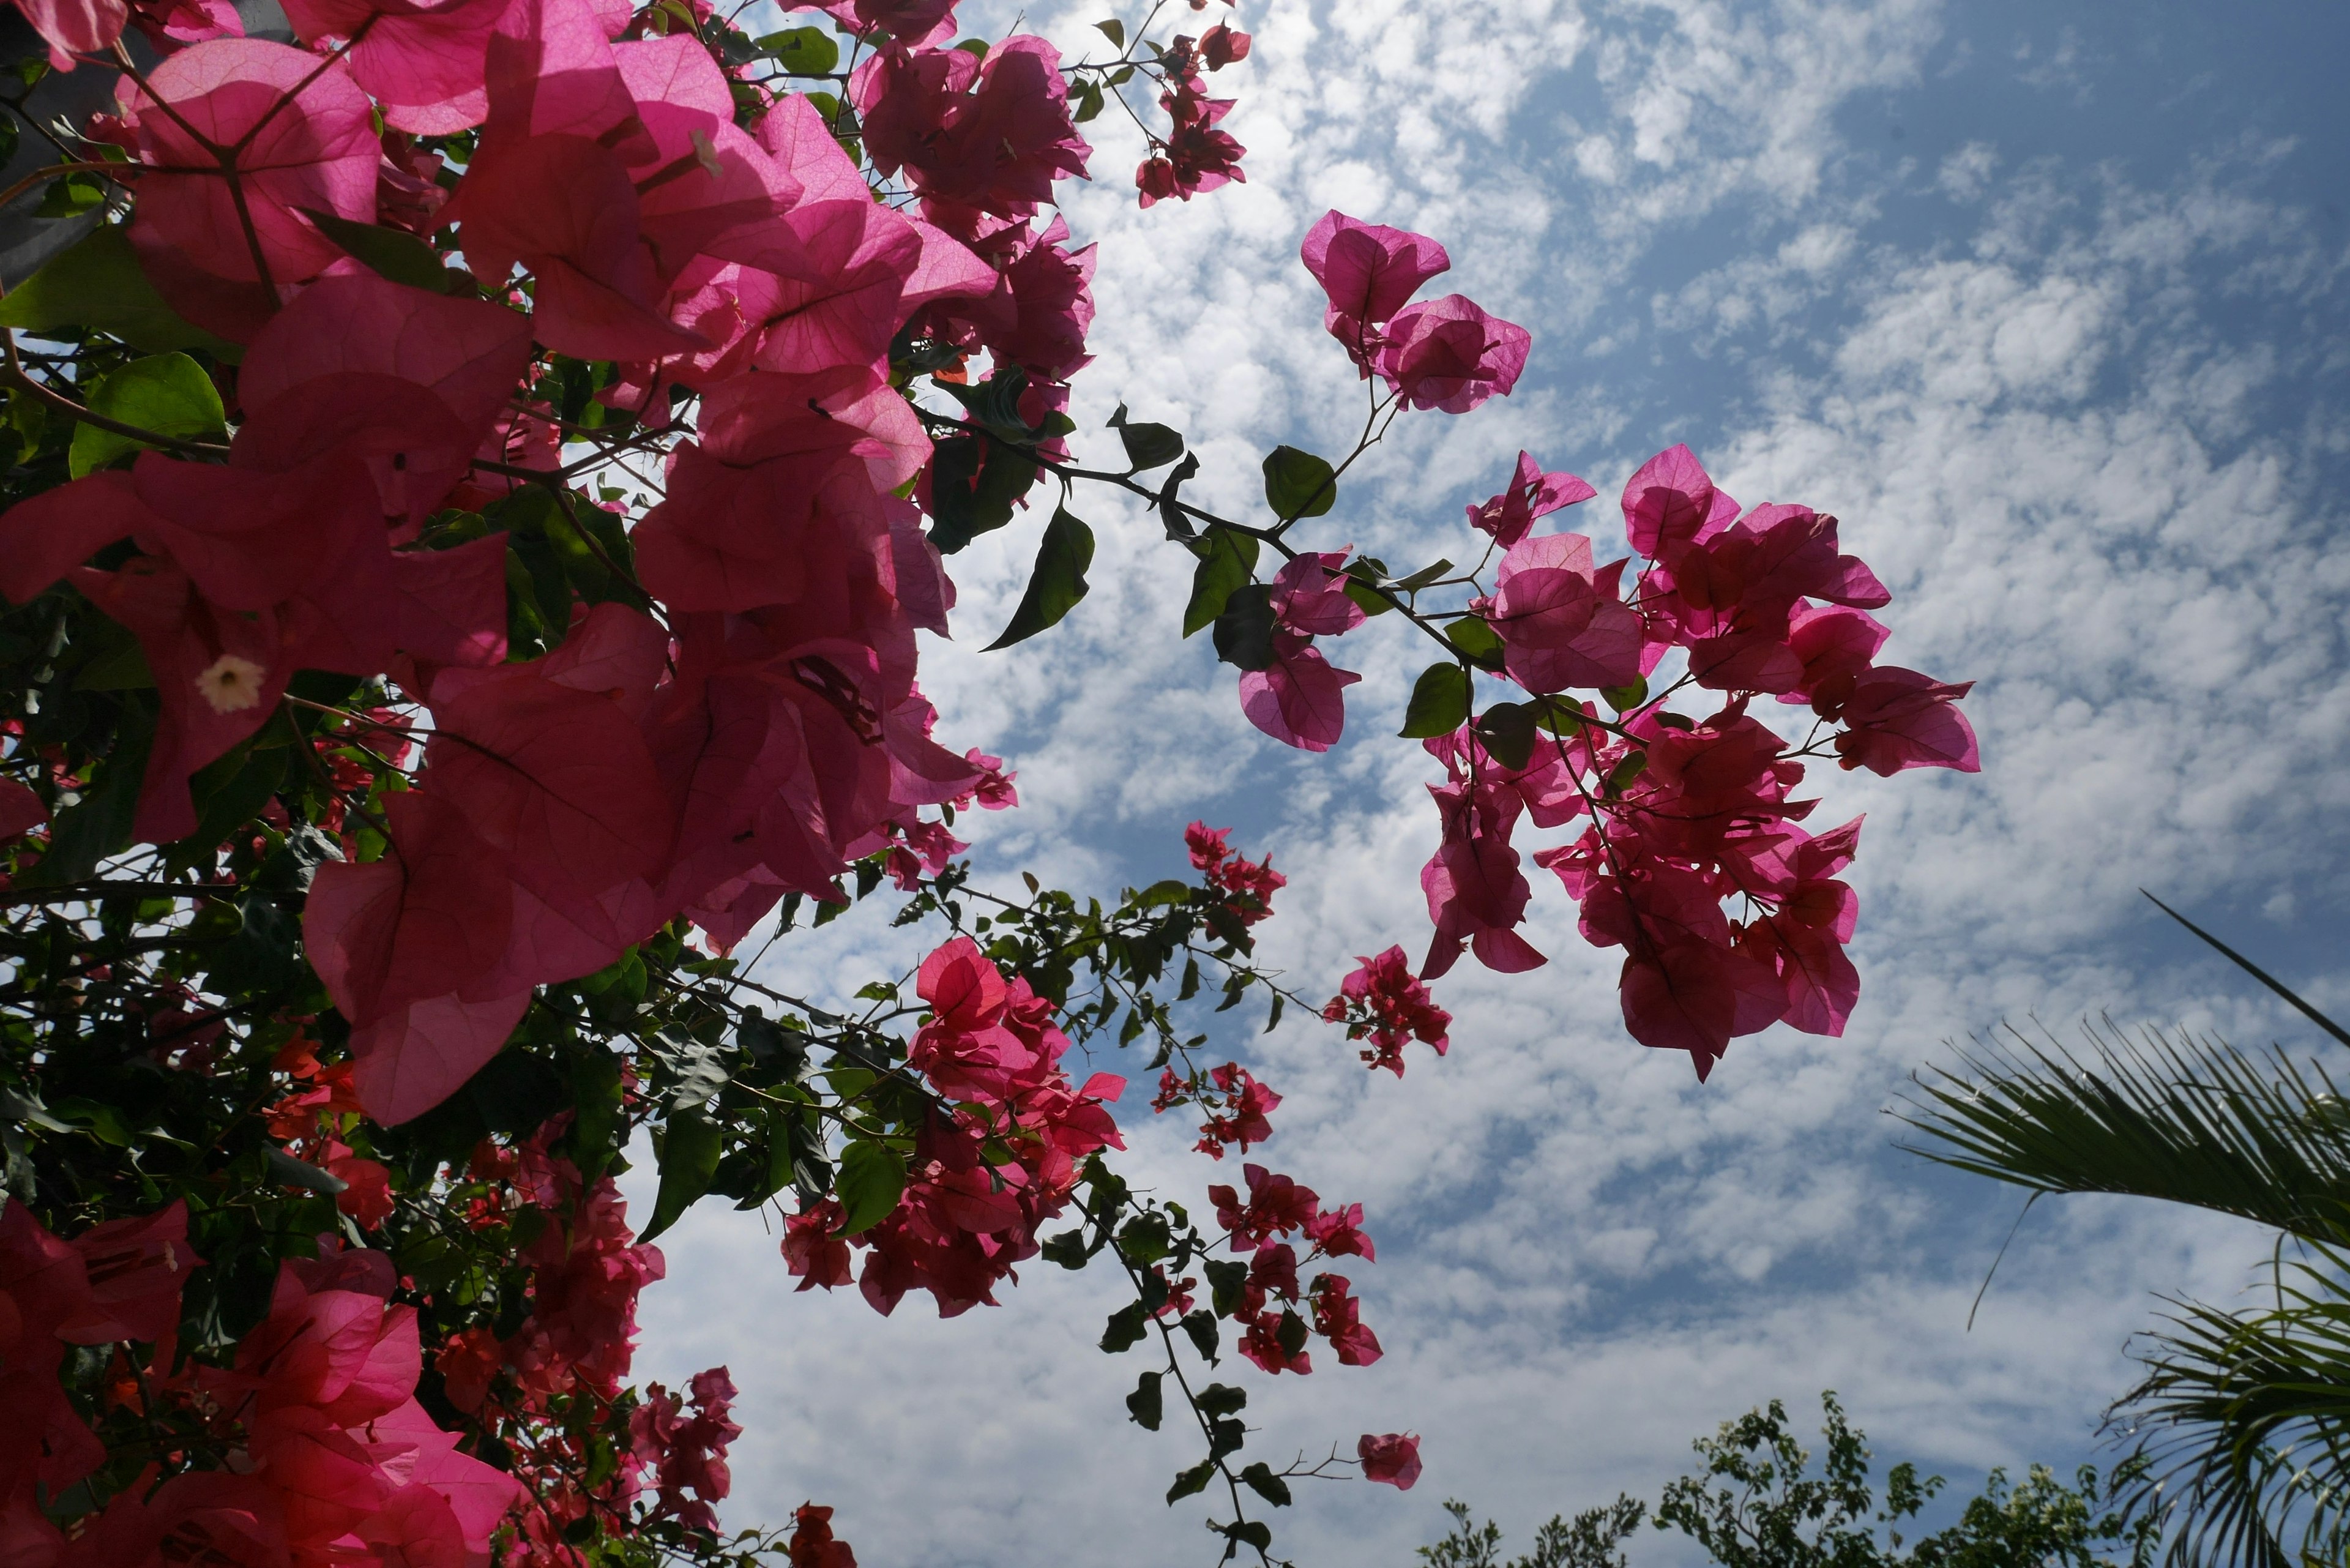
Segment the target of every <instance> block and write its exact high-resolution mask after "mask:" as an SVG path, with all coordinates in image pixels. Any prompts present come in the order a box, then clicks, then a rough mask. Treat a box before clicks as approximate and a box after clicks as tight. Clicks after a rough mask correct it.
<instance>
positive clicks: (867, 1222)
mask: <svg viewBox="0 0 2350 1568" xmlns="http://www.w3.org/2000/svg"><path fill="white" fill-rule="evenodd" d="M833 1190H834V1192H835V1193H836V1194H837V1196H838V1197H839V1199H840V1208H841V1212H842V1214H843V1216H844V1218H843V1219H842V1220H841V1222H840V1234H842V1235H844V1236H854V1235H856V1234H858V1232H859V1231H866V1230H869V1229H870V1228H872V1227H873V1226H875V1225H878V1224H879V1223H880V1222H881V1221H882V1220H886V1219H888V1218H889V1213H890V1210H894V1209H896V1208H897V1207H898V1199H899V1198H901V1197H903V1196H905V1192H906V1162H905V1161H904V1160H902V1159H900V1158H898V1153H897V1151H896V1150H895V1149H892V1148H890V1147H889V1146H887V1145H886V1144H878V1143H852V1144H850V1145H849V1146H848V1147H847V1148H846V1149H845V1150H843V1151H842V1153H841V1156H840V1175H839V1176H838V1178H837V1179H835V1181H834V1182H833Z"/></svg>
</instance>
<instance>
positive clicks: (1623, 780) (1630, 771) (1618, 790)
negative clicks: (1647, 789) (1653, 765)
mask: <svg viewBox="0 0 2350 1568" xmlns="http://www.w3.org/2000/svg"><path fill="white" fill-rule="evenodd" d="M1646 772H1648V753H1647V752H1646V751H1638V752H1627V753H1625V755H1624V758H1623V760H1622V761H1621V762H1618V763H1617V764H1616V765H1615V766H1614V767H1612V768H1610V769H1608V770H1607V784H1606V786H1605V787H1606V789H1607V793H1608V794H1623V793H1624V790H1625V788H1626V787H1627V785H1629V784H1631V783H1632V781H1633V780H1635V779H1637V778H1638V777H1639V776H1640V775H1641V774H1644V773H1646Z"/></svg>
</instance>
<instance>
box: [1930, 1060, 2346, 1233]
mask: <svg viewBox="0 0 2350 1568" xmlns="http://www.w3.org/2000/svg"><path fill="white" fill-rule="evenodd" d="M2003 1033H2004V1035H2005V1039H2004V1040H2001V1039H1998V1038H1994V1039H1992V1040H1991V1041H1989V1042H1979V1043H1977V1044H1976V1046H1975V1047H1974V1049H1972V1050H1971V1051H1965V1052H1961V1053H1960V1057H1959V1067H1958V1069H1957V1070H1956V1071H1947V1070H1943V1069H1939V1068H1929V1069H1928V1070H1927V1071H1926V1072H1925V1073H1924V1074H1921V1075H1916V1076H1914V1077H1913V1078H1912V1080H1911V1081H1912V1084H1913V1085H1914V1086H1915V1088H1914V1092H1912V1093H1908V1094H1905V1095H1904V1096H1901V1098H1900V1100H1899V1102H1898V1104H1897V1105H1896V1106H1895V1107H1894V1109H1893V1114H1894V1115H1895V1116H1898V1117H1899V1118H1900V1119H1901V1120H1902V1121H1904V1122H1906V1123H1908V1125H1909V1127H1913V1128H1915V1129H1916V1130H1917V1132H1918V1133H1919V1134H1920V1135H1922V1137H1923V1139H1924V1141H1923V1142H1921V1143H1911V1144H1904V1145H1903V1146H1902V1147H1906V1148H1908V1149H1909V1150H1910V1152H1912V1153H1914V1154H1918V1155H1922V1156H1924V1157H1925V1158H1928V1159H1931V1160H1934V1161H1936V1162H1938V1163H1939V1164H1943V1165H1948V1166H1952V1167H1955V1168H1958V1169H1960V1170H1968V1171H1973V1172H1975V1173H1976V1174H1978V1175H1981V1176H1988V1177H1991V1179H1994V1180H1998V1181H2004V1182H2008V1183H2011V1184H2012V1185H2014V1186H2017V1187H2022V1188H2025V1189H2030V1190H2032V1191H2034V1192H2123V1193H2130V1194H2134V1195H2137V1196H2139V1197H2146V1198H2161V1199H2168V1200H2170V1201H2171V1202H2174V1203H2186V1204H2191V1205H2193V1206H2195V1207H2197V1208H2199V1209H2210V1210H2217V1211H2219V1212H2220V1213H2223V1214H2235V1215H2240V1216H2241V1217H2242V1218H2244V1219H2247V1220H2258V1221H2260V1222H2261V1223H2262V1224H2266V1225H2273V1226H2275V1227H2276V1228H2277V1229H2279V1230H2281V1231H2286V1232H2288V1233H2289V1234H2292V1235H2294V1236H2297V1237H2301V1238H2303V1239H2304V1240H2307V1241H2315V1242H2320V1243H2324V1242H2328V1241H2334V1240H2337V1239H2339V1238H2341V1237H2342V1236H2343V1235H2344V1234H2345V1227H2350V1105H2345V1102H2344V1100H2343V1098H2342V1096H2341V1094H2340V1092H2339V1091H2338V1090H2337V1089H2336V1088H2335V1086H2334V1080H2333V1079H2332V1078H2331V1077H2330V1076H2329V1075H2327V1074H2326V1072H2325V1070H2324V1068H2323V1067H2320V1066H2317V1065H2315V1064H2296V1063H2294V1062H2293V1060H2292V1059H2291V1058H2289V1057H2287V1056H2286V1055H2285V1054H2284V1053H2283V1052H2282V1051H2281V1050H2276V1049H2274V1048H2272V1049H2271V1050H2269V1051H2266V1052H2262V1053H2258V1054H2253V1053H2248V1052H2244V1051H2241V1050H2238V1049H2237V1048H2236V1047H2234V1046H2232V1045H2230V1044H2227V1043H2226V1042H2225V1041H2223V1040H2217V1039H2209V1040H2203V1039H2198V1038H2196V1037H2195V1036H2193V1035H2191V1034H2189V1033H2186V1032H2185V1031H2181V1032H2180V1033H2178V1036H2177V1037H2176V1038H2175V1039H2173V1038H2170V1037H2168V1036H2166V1035H2164V1034H2163V1033H2161V1032H2159V1031H2158V1030H2152V1029H2148V1030H2146V1031H2144V1032H2143V1033H2141V1034H2139V1035H2138V1036H2137V1038H2136V1039H2134V1040H2133V1039H2131V1038H2130V1037H2129V1036H2127V1035H2126V1034H2125V1033H2122V1032H2121V1031H2119V1030H2117V1029H2116V1028H2115V1027H2114V1026H2113V1024H2112V1023H2111V1022H2110V1021H2107V1022H2106V1024H2105V1026H2104V1027H2103V1028H2102V1029H2100V1028H2099V1027H2097V1026H2096V1025H2094V1024H2093V1025H2091V1026H2090V1027H2089V1030H2088V1034H2089V1045H2090V1050H2089V1051H2088V1052H2087V1053H2086V1054H2076V1053H2074V1052H2072V1051H2068V1050H2066V1049H2065V1048H2064V1046H2062V1045H2060V1044H2057V1043H2056V1042H2055V1041H2054V1039H2053V1038H2050V1039H2045V1040H2043V1041H2039V1042H2034V1041H2033V1040H2030V1039H2027V1038H2026V1037H2025V1036H2024V1035H2022V1033H2018V1032H2016V1031H2014V1030H2012V1029H2007V1030H2004V1031H2003Z"/></svg>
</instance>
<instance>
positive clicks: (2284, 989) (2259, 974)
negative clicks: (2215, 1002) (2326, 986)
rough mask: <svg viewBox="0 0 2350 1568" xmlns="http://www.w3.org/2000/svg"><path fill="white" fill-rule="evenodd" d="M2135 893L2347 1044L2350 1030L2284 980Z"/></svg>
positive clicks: (2159, 902)
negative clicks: (2311, 1003) (2294, 990)
mask: <svg viewBox="0 0 2350 1568" xmlns="http://www.w3.org/2000/svg"><path fill="white" fill-rule="evenodd" d="M2138 891H2139V892H2140V893H2145V894H2146V898H2147V902H2148V903H2150V904H2152V905H2153V906H2154V907H2155V908H2156V909H2160V910H2161V911H2162V912H2163V913H2164V914H2166V915H2168V916H2169V917H2170V918H2171V919H2174V920H2177V921H2178V923H2179V924H2180V925H2182V926H2185V927H2186V928H2187V929H2189V930H2190V931H2193V932H2194V933H2195V934H2196V935H2197V936H2199V937H2201V938H2202V939H2203V940H2205V941H2207V942H2209V943H2210V945H2211V946H2213V947H2215V948H2217V949H2219V950H2220V953H2221V954H2222V955H2224V956H2225V957H2226V958H2227V960H2228V961H2229V962H2230V963H2232V964H2234V965H2235V966H2236V967H2237V968H2238V969H2241V970H2242V971H2244V972H2245V973H2246V974H2248V975H2251V977H2252V978H2253V979H2254V980H2256V981H2260V982H2261V983H2262V985H2265V986H2267V987H2268V988H2269V989H2270V990H2271V991H2273V992H2276V993H2277V994H2278V995H2279V996H2282V997H2283V998H2284V999H2285V1000H2286V1001H2287V1002H2291V1003H2293V1006H2294V1007H2296V1008H2298V1009H2299V1010H2300V1011H2301V1012H2302V1015H2303V1017H2305V1018H2307V1019H2308V1020H2309V1021H2310V1022H2311V1023H2314V1024H2316V1025H2317V1026H2318V1027H2319V1028H2320V1029H2323V1030H2324V1031H2325V1032H2326V1033H2328V1034H2331V1035H2333V1036H2334V1038H2335V1039H2336V1040H2339V1041H2341V1042H2342V1044H2345V1045H2350V1029H2345V1028H2343V1027H2342V1025H2340V1024H2339V1023H2334V1020H2332V1019H2331V1018H2328V1017H2326V1016H2325V1014H2324V1013H2323V1012H2318V1011H2317V1009H2316V1008H2314V1007H2312V1006H2311V1005H2310V1004H2309V1003H2308V1002H2303V1000H2302V999H2301V998H2300V997H2299V996H2298V995H2296V994H2294V992H2293V989H2292V988H2291V987H2290V986H2288V985H2286V984H2285V983H2284V981H2281V980H2279V979H2277V977H2276V976H2274V975H2272V974H2271V973H2270V972H2269V971H2266V970H2264V969H2262V967H2261V966H2260V965H2258V964H2256V963H2254V962H2253V961H2251V960H2250V959H2248V958H2246V957H2245V956H2244V955H2243V954H2241V953H2240V952H2238V951H2237V950H2235V949H2233V948H2231V947H2230V946H2229V945H2228V944H2227V943H2225V942H2223V941H2221V940H2220V939H2219V938H2217V937H2215V936H2213V935H2212V934H2211V933H2210V932H2209V931H2207V930H2205V929H2203V928H2202V927H2200V926H2199V925H2197V924H2196V923H2195V922H2194V921H2192V920H2190V919H2188V918H2187V917H2186V916H2184V915H2182V914H2180V913H2179V912H2178V910H2176V909H2172V908H2171V907H2170V906H2169V905H2168V904H2166V903H2164V902H2163V901H2162V900H2161V899H2159V898H2156V897H2155V896H2154V895H2153V894H2151V893H2147V891H2146V889H2145V888H2139V889H2138Z"/></svg>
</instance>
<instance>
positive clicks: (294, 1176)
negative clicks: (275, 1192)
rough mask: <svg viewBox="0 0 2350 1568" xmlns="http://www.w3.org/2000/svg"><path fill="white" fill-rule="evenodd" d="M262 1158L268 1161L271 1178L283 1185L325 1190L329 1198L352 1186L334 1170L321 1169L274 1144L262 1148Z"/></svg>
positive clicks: (316, 1190) (315, 1190) (319, 1190)
mask: <svg viewBox="0 0 2350 1568" xmlns="http://www.w3.org/2000/svg"><path fill="white" fill-rule="evenodd" d="M262 1158H264V1159H265V1160H266V1161H267V1162H268V1165H269V1179H270V1180H272V1181H275V1182H277V1183H279V1184H280V1185H282V1186H286V1187H300V1188H304V1189H307V1190H309V1191H312V1192H323V1193H325V1194H326V1195H327V1196H328V1197H329V1198H332V1197H333V1196H334V1195H335V1194H336V1193H338V1192H340V1191H342V1190H343V1189H345V1188H348V1186H350V1183H349V1182H348V1181H345V1180H344V1179H342V1178H341V1177H339V1176H337V1175H335V1174H334V1173H333V1172H332V1171H328V1170H321V1169H319V1168H317V1166H315V1165H312V1164H311V1163H310V1162H309V1161H308V1160H307V1159H296V1158H294V1157H293V1156H292V1155H290V1154H287V1153H286V1151H285V1150H284V1149H282V1148H279V1147H276V1145H274V1144H273V1145H271V1146H270V1147H267V1148H265V1149H264V1150H262Z"/></svg>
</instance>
